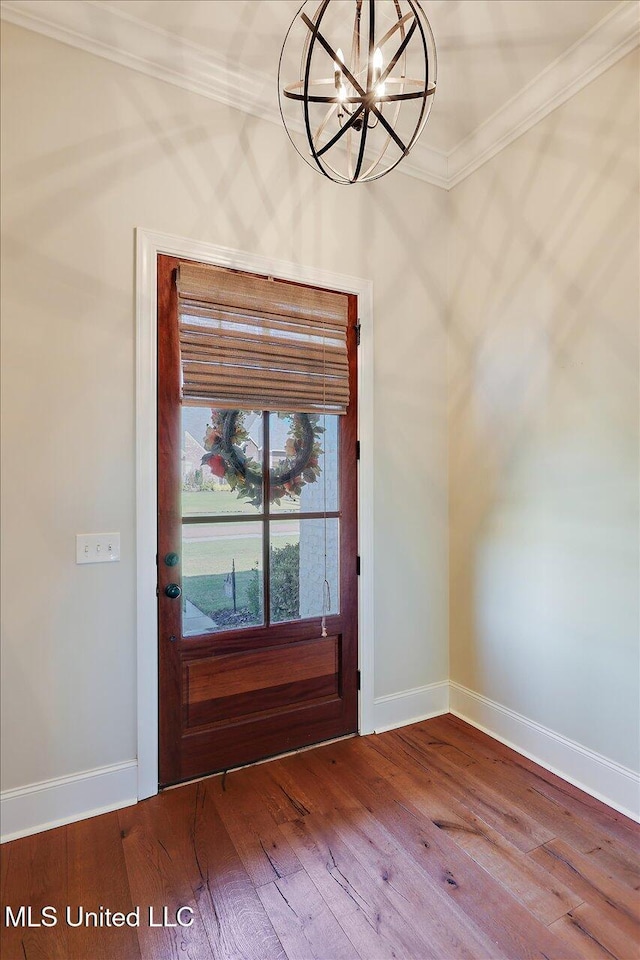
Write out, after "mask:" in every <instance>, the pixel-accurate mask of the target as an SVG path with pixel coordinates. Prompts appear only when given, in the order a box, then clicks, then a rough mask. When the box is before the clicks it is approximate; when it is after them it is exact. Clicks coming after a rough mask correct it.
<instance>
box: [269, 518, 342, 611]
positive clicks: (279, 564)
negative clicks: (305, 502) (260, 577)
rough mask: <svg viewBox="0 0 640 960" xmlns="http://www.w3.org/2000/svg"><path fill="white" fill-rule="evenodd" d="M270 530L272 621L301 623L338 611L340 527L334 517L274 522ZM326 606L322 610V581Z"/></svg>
mask: <svg viewBox="0 0 640 960" xmlns="http://www.w3.org/2000/svg"><path fill="white" fill-rule="evenodd" d="M269 527H270V535H271V541H270V567H271V570H270V585H269V586H270V596H271V620H272V622H273V623H282V622H283V621H285V620H303V619H306V618H308V617H321V616H322V614H323V612H324V613H326V614H327V615H329V614H337V613H339V612H340V597H339V595H338V589H339V588H338V584H339V582H340V576H339V546H340V527H339V521H338V520H337V519H336V518H333V519H329V520H327V521H326V534H325V520H324V519H323V518H321V519H318V520H296V519H295V518H291V519H287V520H284V519H283V520H276V521H272V522H271V523H270V524H269ZM325 542H326V555H327V561H326V579H327V581H328V583H329V593H330V596H329V598H328V599H329V601H330V603H329V606H328V609H327V610H323V596H324V581H325Z"/></svg>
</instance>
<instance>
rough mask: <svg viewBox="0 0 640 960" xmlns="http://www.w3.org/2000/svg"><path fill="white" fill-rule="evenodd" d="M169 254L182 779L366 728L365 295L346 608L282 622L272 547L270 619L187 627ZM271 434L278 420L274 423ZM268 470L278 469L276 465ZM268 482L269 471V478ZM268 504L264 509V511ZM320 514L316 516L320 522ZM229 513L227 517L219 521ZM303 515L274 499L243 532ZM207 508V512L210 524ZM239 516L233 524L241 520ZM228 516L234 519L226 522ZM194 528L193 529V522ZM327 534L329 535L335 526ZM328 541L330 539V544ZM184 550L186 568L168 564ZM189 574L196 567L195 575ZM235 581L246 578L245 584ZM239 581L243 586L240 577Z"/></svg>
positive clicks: (342, 509) (164, 628)
mask: <svg viewBox="0 0 640 960" xmlns="http://www.w3.org/2000/svg"><path fill="white" fill-rule="evenodd" d="M178 265H179V261H178V260H176V259H174V258H171V257H165V256H161V257H159V258H158V619H159V636H158V643H159V663H160V689H159V693H160V782H161V784H162V785H167V784H171V783H176V782H179V781H181V780H186V779H190V778H193V777H196V776H201V775H203V774H206V773H211V772H215V771H219V770H224V769H228V768H230V767H234V766H238V765H240V764H243V763H248V762H252V761H254V760H258V759H261V758H263V757H267V756H271V755H275V754H278V753H284V752H286V751H289V750H292V749H295V748H297V747H301V746H306V745H309V744H312V743H316V742H320V741H322V740H326V739H330V738H333V737H337V736H341V735H344V734H348V733H353V732H355V731H356V729H357V703H358V692H357V686H358V684H357V666H358V664H357V646H358V644H357V597H358V579H357V464H356V437H357V432H356V425H357V409H356V397H357V345H356V329H355V325H356V323H357V301H356V298H355V297H350V298H349V330H348V352H349V378H350V395H351V401H350V404H349V408H348V410H347V413H346V415H344V416H340V417H338V418H336V420H337V422H338V438H339V442H338V454H337V464H338V477H337V486H338V492H339V495H338V504H337V506H338V509H337V510H332V512H331V516H332V518H333V520H332V522H334V523H337V524H339V541H338V554H339V597H340V600H339V610H338V611H337V612H336V613H333V614H332V615H330V616H327V617H326V624H325V626H326V633H327V636H326V637H323V636H322V635H321V632H322V631H321V618H320V617H319V616H314V617H310V618H301V619H296V620H288V621H286V622H282V623H272V622H270V612H271V610H270V603H269V578H268V575H267V574H268V565H269V562H270V559H269V548H268V547H263V561H264V562H263V568H265V567H266V571H265V569H263V575H264V577H265V585H264V590H263V601H264V623H262V624H261V625H255V624H254V625H247V626H244V627H241V628H237V627H235V628H233V629H224V628H223V629H218V632H211V630H206V629H205V630H203V632H198V631H196V632H195V633H194V631H193V629H191V630H190V631H188V634H189V635H187V636H185V635H184V634H183V608H182V601H181V599H180V598H175V599H172V598H170V597H168V596H167V595H166V594H165V588H166V587H167V586H168V585H169V584H178V586H181V585H182V583H183V572H184V571H183V564H182V550H183V522H184V524H193V523H195V522H196V521H194V519H193V517H192V516H189V517H186V518H184V521H183V506H182V464H181V458H182V456H183V428H182V412H181V405H180V348H179V339H178V298H177V290H176V270H177V267H178ZM265 433H266V436H267V440H266V441H265V443H267V442H268V434H269V427H268V418H267V419H266V422H265ZM266 473H267V474H268V469H267V470H266ZM265 483H268V480H265ZM260 511H261V512H260ZM321 517H322V514H318V512H317V511H315V512H314V513H313V514H311V513H303V514H302V518H303V519H300V520H299V523H300V525H301V524H302V523H303V522H305V518H306V520H313V519H320V520H321ZM217 519H218V520H219V519H220V518H217ZM291 519H292V517H291V516H290V515H288V514H287V513H282V512H277V513H273V514H271V513H270V506H269V498H268V496H265V497H264V504H263V505H262V507H261V508H258V511H257V512H255V513H254V514H252V515H250V516H249V515H247V516H245V515H243V516H242V517H241V518H239V517H237V516H236V517H232V518H231V520H232V521H233V520H235V521H239V520H242V523H239V522H238V524H237V527H236V528H234V530H235V529H238V530H240V529H244V530H246V529H247V528H248V527H249V525H250V524H254V527H251V529H252V530H253V529H257V527H258V526H259V525H260V526H261V529H262V530H263V543H264V540H265V538H267V541H268V538H270V537H271V532H270V531H271V529H272V528H273V529H275V528H276V527H277V525H278V524H282V523H283V522H285V521H287V520H291ZM203 521H204V524H206V523H207V518H206V517H198V522H199V523H200V524H201V526H200V527H199V528H198V530H200V529H204V526H203V525H202V524H203ZM230 522H231V521H230ZM226 525H227V524H226V518H225V526H226ZM190 529H191V528H190ZM325 536H326V533H325ZM325 549H326V547H325ZM171 554H176V555H177V556H178V557H179V558H180V561H179V562H178V564H177V565H175V566H169V565H167V563H166V562H165V558H166V557H167V556H168V555H171ZM185 576H186V574H185ZM234 583H235V581H234ZM234 590H235V585H234Z"/></svg>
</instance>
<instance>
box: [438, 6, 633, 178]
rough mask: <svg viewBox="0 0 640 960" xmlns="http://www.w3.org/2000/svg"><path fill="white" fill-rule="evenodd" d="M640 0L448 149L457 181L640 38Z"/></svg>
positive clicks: (612, 15)
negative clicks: (450, 149) (451, 148)
mask: <svg viewBox="0 0 640 960" xmlns="http://www.w3.org/2000/svg"><path fill="white" fill-rule="evenodd" d="M639 12H640V4H639V3H638V0H624V2H623V3H620V4H619V5H618V6H617V7H616V8H615V9H614V10H612V11H611V13H610V14H609V15H608V16H606V17H605V18H604V19H603V20H601V21H600V22H599V23H597V24H596V25H595V27H593V28H592V29H591V30H590V31H589V32H588V33H586V34H585V35H584V36H583V37H582V38H581V39H580V40H578V41H577V43H574V44H573V46H571V47H569V49H568V50H566V51H565V52H564V53H563V54H562V55H561V56H560V57H558V59H557V60H555V61H554V62H553V63H551V64H549V66H548V67H546V68H545V69H544V70H543V71H542V72H541V73H540V74H538V76H537V77H535V78H534V79H533V80H532V81H531V82H530V83H528V84H527V85H526V86H525V87H523V88H522V89H521V90H519V91H518V93H517V94H515V96H513V97H512V98H511V99H510V100H508V101H507V103H505V104H504V105H503V106H502V107H501V108H500V109H499V110H498V111H496V113H494V114H493V115H492V116H491V117H489V118H488V119H487V120H485V121H484V123H482V124H481V125H480V126H479V127H477V128H476V129H475V130H474V131H473V132H472V133H471V134H470V135H469V136H468V137H465V138H464V140H462V141H461V142H460V143H458V144H457V145H456V146H455V147H454V148H453V150H452V151H451V152H450V153H449V154H448V156H447V161H448V169H447V186H448V188H449V189H451V187H455V186H456V184H458V183H460V182H461V181H462V180H464V179H465V178H466V177H468V176H469V175H470V174H472V173H473V172H474V170H477V169H478V167H480V166H482V164H484V163H486V162H487V161H488V160H491V158H492V157H495V155H496V154H497V153H500V151H501V150H504V148H505V147H507V146H509V144H510V143H513V141H514V140H517V138H518V137H520V136H522V134H523V133H526V132H527V130H530V129H531V127H533V126H535V124H536V123H539V122H540V120H543V119H544V118H545V117H547V116H548V115H549V114H550V113H552V111H553V110H555V109H556V108H557V107H559V106H561V105H562V104H563V103H566V101H567V100H569V99H570V98H571V97H573V96H575V94H576V93H578V92H579V91H580V90H582V89H583V88H584V87H586V86H587V84H589V83H591V81H592V80H595V79H596V78H597V77H599V76H600V75H601V74H602V73H604V72H605V70H608V69H609V67H612V66H613V65H614V64H615V63H617V62H618V60H621V59H622V57H624V56H626V54H628V53H630V52H631V51H632V50H633V49H634V48H635V47H637V46H638V44H639V43H640V18H639Z"/></svg>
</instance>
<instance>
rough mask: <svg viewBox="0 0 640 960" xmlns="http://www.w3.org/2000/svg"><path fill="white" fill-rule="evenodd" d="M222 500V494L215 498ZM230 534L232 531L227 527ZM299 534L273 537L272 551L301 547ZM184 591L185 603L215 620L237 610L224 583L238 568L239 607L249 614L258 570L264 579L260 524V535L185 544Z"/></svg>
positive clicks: (185, 541) (186, 541) (221, 537)
mask: <svg viewBox="0 0 640 960" xmlns="http://www.w3.org/2000/svg"><path fill="white" fill-rule="evenodd" d="M214 496H219V494H217V493H216V494H214ZM225 528H226V530H227V531H228V530H229V527H228V526H227V525H226V524H225ZM299 539H300V536H299V533H298V531H295V532H293V531H291V532H285V533H282V534H277V533H276V534H275V535H273V536H272V548H273V549H276V550H277V549H278V547H282V546H284V545H285V544H287V543H298V541H299ZM182 549H183V568H182V569H183V575H182V589H183V597H184V599H185V600H190V601H191V603H193V604H194V606H196V607H197V608H198V610H200V611H201V612H202V613H204V614H206V616H208V617H211V618H212V619H213V620H215V619H216V616H217V615H218V616H219V615H220V613H221V612H222V611H229V610H233V600H232V599H231V597H227V596H225V592H224V583H225V579H226V577H227V574H229V573H231V569H232V565H233V562H234V561H235V568H236V605H237V609H238V611H241V610H242V611H246V612H248V609H249V604H248V597H247V589H248V587H249V584H250V583H251V579H252V577H254V576H255V574H253V573H252V572H251V571H252V569H255V567H256V566H257V567H258V570H259V571H260V573H259V576H260V577H261V576H262V530H261V528H260V524H256V533H255V534H251V535H247V536H241V537H229V538H227V537H225V536H224V535H223V536H220V537H217V538H215V539H212V540H197V541H189V540H184V541H183V544H182Z"/></svg>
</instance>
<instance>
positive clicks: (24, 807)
mask: <svg viewBox="0 0 640 960" xmlns="http://www.w3.org/2000/svg"><path fill="white" fill-rule="evenodd" d="M137 767H138V764H137V761H136V760H128V761H127V762H125V763H114V764H111V765H110V766H108V767H99V768H98V769H96V770H85V771H83V773H76V774H72V775H71V776H69V777H59V778H58V779H56V780H44V781H42V782H41V783H31V784H29V785H28V786H26V787H18V788H17V789H15V790H4V791H3V792H2V793H1V794H0V829H1V833H2V836H0V842H1V843H6V841H7V840H17V839H18V837H28V836H29V835H30V834H32V833H40V831H42V830H50V829H51V828H52V827H61V826H62V825H63V824H65V823H73V822H74V821H76V820H86V819H87V817H95V816H97V815H98V814H99V813H108V812H109V811H110V810H119V809H120V808H121V807H128V806H129V805H130V804H132V803H136V801H137V788H138V778H137Z"/></svg>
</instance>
